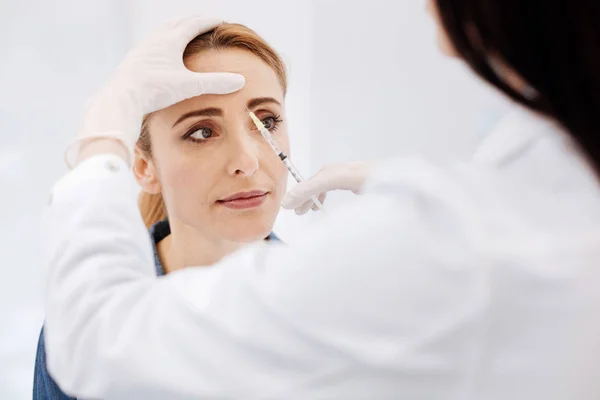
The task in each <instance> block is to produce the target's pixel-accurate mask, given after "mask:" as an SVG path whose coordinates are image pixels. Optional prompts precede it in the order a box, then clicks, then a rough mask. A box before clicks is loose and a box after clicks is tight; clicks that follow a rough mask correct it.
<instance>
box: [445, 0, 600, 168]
mask: <svg viewBox="0 0 600 400" xmlns="http://www.w3.org/2000/svg"><path fill="white" fill-rule="evenodd" d="M434 1H435V2H436V3H437V6H438V11H439V14H440V17H441V20H442V23H443V25H444V28H445V30H446V32H447V34H448V36H449V37H450V40H451V42H452V44H453V45H454V47H455V49H456V51H457V52H458V53H459V54H460V56H461V57H462V58H463V59H464V60H465V61H466V62H467V64H468V65H469V66H470V67H471V68H472V69H473V70H474V71H475V72H476V73H477V74H479V75H480V76H481V77H482V78H484V79H485V80H487V81H488V82H489V83H490V84H492V85H494V86H496V87H497V88H499V89H500V90H501V91H503V92H504V93H505V94H506V95H508V96H509V97H511V98H512V99H514V100H516V101H518V102H520V103H521V104H524V105H525V106H527V107H529V108H530V109H533V110H536V111H539V112H542V113H544V114H546V115H548V116H550V117H552V118H554V119H556V120H557V121H559V122H560V123H561V124H562V125H563V126H564V127H565V128H566V130H567V131H568V132H569V134H570V135H571V137H572V138H573V139H574V140H575V141H576V142H577V143H578V144H579V146H580V148H581V150H582V152H583V153H585V155H586V156H587V157H588V159H589V162H590V163H591V164H592V166H593V167H594V168H595V170H596V173H597V174H598V175H600V140H599V135H600V1H598V0H434ZM491 54H494V55H496V56H499V57H500V59H501V60H502V62H504V63H506V64H507V65H508V66H510V67H511V68H512V69H514V70H515V71H516V72H517V74H518V75H520V77H522V78H523V79H524V80H525V81H526V82H527V83H528V84H529V85H531V88H532V89H533V92H534V93H536V94H537V95H536V96H525V95H523V94H522V93H519V92H518V91H516V90H514V89H513V88H511V87H510V86H509V85H508V84H507V83H506V82H504V81H503V80H502V78H501V77H500V76H498V75H497V73H496V72H495V70H494V67H493V65H491V63H490V58H489V56H490V55H491Z"/></svg>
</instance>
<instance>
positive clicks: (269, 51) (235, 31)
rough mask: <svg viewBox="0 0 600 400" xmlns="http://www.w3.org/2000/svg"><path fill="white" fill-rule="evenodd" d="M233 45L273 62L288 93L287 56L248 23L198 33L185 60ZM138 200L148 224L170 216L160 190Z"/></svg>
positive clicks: (143, 143)
mask: <svg viewBox="0 0 600 400" xmlns="http://www.w3.org/2000/svg"><path fill="white" fill-rule="evenodd" d="M231 48H237V49H242V50H246V51H249V52H250V53H252V54H254V55H255V56H257V57H258V58H260V59H261V60H262V61H264V62H265V63H266V64H267V65H269V66H270V67H271V68H272V69H273V70H274V71H275V73H276V75H277V77H278V78H279V82H280V84H281V87H282V89H283V92H284V94H285V92H286V90H287V74H286V69H285V65H284V63H283V60H282V59H281V57H280V56H279V55H278V54H277V52H276V51H275V50H274V49H273V48H272V47H271V46H269V44H268V43H267V42H266V41H265V40H264V39H263V38H261V37H260V36H259V35H258V34H257V33H256V32H254V31H253V30H252V29H250V28H248V27H246V26H244V25H240V24H230V23H224V24H221V25H219V26H218V27H216V28H215V29H213V30H212V31H209V32H206V33H203V34H201V35H199V36H197V37H196V38H194V39H193V40H192V41H191V42H190V43H189V44H188V45H187V47H186V48H185V50H184V53H183V60H184V62H185V61H186V60H188V59H189V58H191V57H194V56H196V55H197V54H199V53H201V52H203V51H206V50H222V49H231ZM150 116H151V115H147V116H146V117H145V118H144V121H143V123H142V131H141V133H140V138H139V140H138V144H137V145H138V147H139V148H140V149H141V150H142V151H143V152H144V153H145V155H146V156H148V157H151V155H152V143H151V140H150V132H149V130H148V121H149V118H150ZM138 204H139V208H140V213H141V214H142V218H143V220H144V223H145V225H146V227H147V228H149V227H151V226H152V225H154V224H155V223H157V222H158V221H161V220H163V219H166V218H167V210H166V207H165V204H164V201H163V198H162V195H161V194H160V193H158V194H150V193H146V192H142V193H141V194H140V197H139V201H138Z"/></svg>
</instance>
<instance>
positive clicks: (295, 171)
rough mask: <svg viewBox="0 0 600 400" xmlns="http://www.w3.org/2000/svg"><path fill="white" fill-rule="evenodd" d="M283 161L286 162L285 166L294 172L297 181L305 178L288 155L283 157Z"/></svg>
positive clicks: (291, 172)
mask: <svg viewBox="0 0 600 400" xmlns="http://www.w3.org/2000/svg"><path fill="white" fill-rule="evenodd" d="M282 161H283V163H284V164H285V166H286V167H287V169H288V171H290V174H292V176H293V177H294V179H295V180H296V182H298V183H300V182H302V181H303V180H304V178H303V177H302V175H301V174H300V171H298V170H297V169H296V167H294V164H292V163H291V162H290V159H289V158H288V157H285V158H283V157H282Z"/></svg>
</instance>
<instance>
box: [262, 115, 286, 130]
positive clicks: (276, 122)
mask: <svg viewBox="0 0 600 400" xmlns="http://www.w3.org/2000/svg"><path fill="white" fill-rule="evenodd" d="M267 119H272V120H273V127H272V128H271V129H269V132H275V131H276V130H277V129H279V125H280V124H281V123H282V122H283V120H282V119H281V115H279V114H275V115H269V116H268V117H266V118H263V119H262V120H261V122H262V123H263V124H264V123H265V120H267Z"/></svg>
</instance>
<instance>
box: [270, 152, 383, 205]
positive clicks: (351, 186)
mask: <svg viewBox="0 0 600 400" xmlns="http://www.w3.org/2000/svg"><path fill="white" fill-rule="evenodd" d="M374 168H375V165H374V164H371V163H367V162H352V163H342V164H334V165H328V166H326V167H323V168H321V170H319V172H317V173H316V174H315V175H314V176H313V177H312V178H310V179H307V180H305V181H303V182H300V183H298V184H297V185H296V186H294V187H293V188H292V189H291V190H290V191H289V192H287V194H286V195H285V197H284V198H283V201H282V203H281V206H282V207H283V208H286V209H289V210H291V209H294V210H295V211H296V214H298V215H303V214H306V213H307V212H308V211H309V210H310V209H311V208H312V209H313V210H314V211H317V210H318V208H317V207H316V206H315V205H314V203H313V201H312V200H311V197H312V196H317V198H318V199H319V200H320V201H321V203H323V201H325V197H326V194H327V192H329V191H331V190H351V191H352V192H354V193H356V194H360V193H361V190H362V187H363V185H364V183H365V182H366V180H367V178H368V176H369V175H370V174H371V172H372V171H373V170H374Z"/></svg>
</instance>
